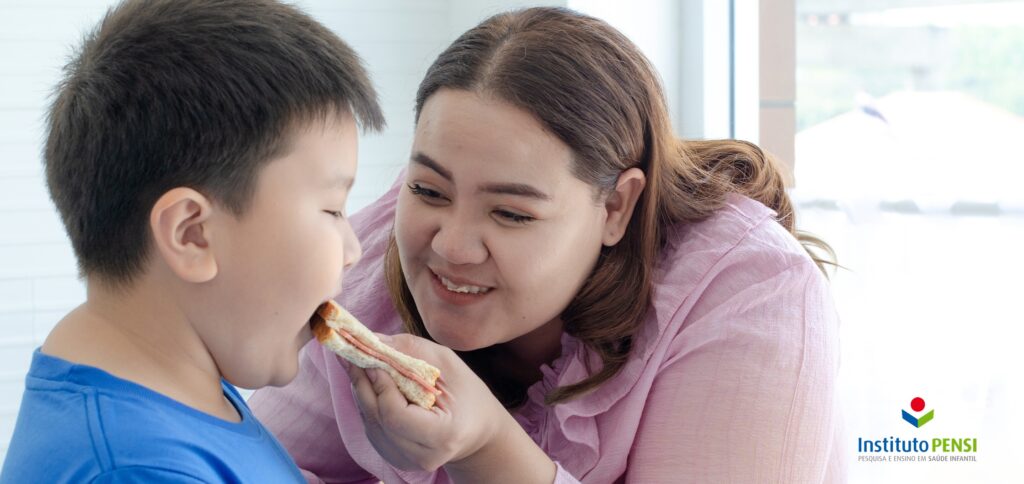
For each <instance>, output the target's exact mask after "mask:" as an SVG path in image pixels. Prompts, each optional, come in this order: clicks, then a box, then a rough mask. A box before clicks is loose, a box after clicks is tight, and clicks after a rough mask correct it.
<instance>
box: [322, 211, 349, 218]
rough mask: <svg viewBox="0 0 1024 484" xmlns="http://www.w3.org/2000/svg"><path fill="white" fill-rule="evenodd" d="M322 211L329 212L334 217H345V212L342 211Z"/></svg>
mask: <svg viewBox="0 0 1024 484" xmlns="http://www.w3.org/2000/svg"><path fill="white" fill-rule="evenodd" d="M324 212H327V213H328V214H330V215H331V216H332V217H334V218H345V212H342V211H336V210H324Z"/></svg>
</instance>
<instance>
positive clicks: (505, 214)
mask: <svg viewBox="0 0 1024 484" xmlns="http://www.w3.org/2000/svg"><path fill="white" fill-rule="evenodd" d="M494 213H495V215H497V216H499V217H501V218H503V219H505V220H508V221H509V222H515V223H517V224H527V223H530V222H532V221H534V220H535V219H534V218H533V217H530V216H529V215H519V214H518V213H513V212H509V211H508V210H495V211H494Z"/></svg>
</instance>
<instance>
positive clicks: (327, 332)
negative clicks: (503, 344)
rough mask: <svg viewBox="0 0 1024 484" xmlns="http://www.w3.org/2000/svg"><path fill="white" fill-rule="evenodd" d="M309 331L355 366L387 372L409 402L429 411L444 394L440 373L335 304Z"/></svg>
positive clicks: (315, 319)
mask: <svg viewBox="0 0 1024 484" xmlns="http://www.w3.org/2000/svg"><path fill="white" fill-rule="evenodd" d="M310 327H311V328H312V329H313V334H314V335H315V336H316V339H317V341H319V342H320V344H322V345H324V346H325V347H327V349H329V350H331V351H333V352H334V353H337V354H338V355H339V356H341V357H342V358H345V359H346V360H348V361H349V362H350V363H352V364H353V365H356V366H358V367H360V368H379V369H381V370H384V371H386V372H387V373H388V375H390V376H391V379H392V380H394V381H395V383H396V384H397V385H398V390H399V391H400V392H402V395H404V396H405V399H406V400H408V401H410V402H412V403H415V404H416V405H419V406H421V407H423V408H425V409H428V410H429V409H430V408H431V407H433V406H434V403H435V402H436V401H437V396H438V395H440V394H441V390H439V389H438V388H437V379H438V377H440V376H441V370H438V369H437V368H435V367H433V366H431V365H430V364H429V363H427V362H425V361H423V360H420V359H416V358H413V357H411V356H409V355H406V354H403V353H401V352H399V351H398V350H396V349H394V348H392V347H390V346H388V345H386V344H384V343H383V342H381V340H380V339H379V338H377V335H375V334H373V332H372V331H370V330H369V329H368V328H367V327H366V326H363V324H362V323H360V322H359V320H357V319H356V318H355V317H354V316H352V314H350V313H349V312H348V311H346V310H345V309H344V308H342V307H341V306H339V305H338V304H337V303H335V302H334V301H327V302H325V303H323V304H322V305H320V307H319V308H318V309H317V311H316V314H314V315H313V317H312V318H310Z"/></svg>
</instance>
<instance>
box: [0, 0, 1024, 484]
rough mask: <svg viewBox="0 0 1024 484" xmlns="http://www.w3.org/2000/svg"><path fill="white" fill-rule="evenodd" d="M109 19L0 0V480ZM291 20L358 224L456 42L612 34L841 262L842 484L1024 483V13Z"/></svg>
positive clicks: (767, 11) (58, 294)
mask: <svg viewBox="0 0 1024 484" xmlns="http://www.w3.org/2000/svg"><path fill="white" fill-rule="evenodd" d="M114 3H115V2H112V1H106V0H31V1H30V0H0V79H2V85H0V86H2V88H0V459H3V457H4V456H5V455H6V449H7V443H8V441H9V439H10V436H11V433H12V431H13V427H14V420H15V417H16V415H17V410H18V405H19V403H20V400H21V394H22V391H23V386H24V376H25V373H26V371H27V370H28V365H29V361H30V358H31V352H32V351H33V349H34V348H36V347H37V346H38V345H40V344H41V343H42V341H43V339H44V338H45V337H46V334H47V333H48V332H49V330H50V329H51V328H52V327H53V325H54V324H56V322H57V321H58V320H59V319H60V318H61V317H62V316H63V315H64V314H65V313H66V312H68V311H69V310H70V309H72V308H73V307H75V306H76V305H78V304H80V303H81V302H82V301H83V300H84V297H85V289H84V286H83V284H82V282H81V281H79V280H78V279H77V277H76V271H75V262H74V257H73V254H72V251H71V247H70V244H69V242H68V240H67V238H66V236H65V235H64V232H63V228H62V227H61V224H60V221H59V218H58V216H57V214H56V211H55V209H54V207H53V205H52V203H51V202H50V200H49V198H48V195H47V192H46V188H45V184H44V182H43V176H42V167H41V161H40V153H41V146H42V137H43V129H42V126H43V122H44V119H45V110H46V108H47V105H48V100H49V95H50V93H51V91H52V89H53V86H54V85H55V84H56V82H57V80H58V79H59V75H60V69H61V67H62V66H63V65H64V63H65V62H66V61H67V58H68V56H69V55H70V53H71V52H72V48H73V46H74V45H76V44H77V43H78V42H79V41H80V39H81V38H82V35H83V34H84V32H85V31H86V30H87V29H89V28H91V27H92V26H93V25H95V24H96V22H98V21H99V20H100V19H101V18H102V16H103V14H104V12H105V11H106V9H107V8H108V7H109V6H111V5H113V4H114ZM295 3H297V4H298V5H299V6H301V7H303V8H305V9H306V10H307V11H309V12H310V13H311V14H312V15H314V16H315V17H316V18H317V19H318V20H320V21H321V22H323V23H324V24H325V25H327V26H328V27H330V28H332V29H333V30H334V31H336V32H337V33H338V34H339V35H340V36H341V37H342V38H343V39H345V40H346V41H348V42H349V43H351V44H352V45H353V47H354V48H355V49H356V50H357V51H358V52H359V53H360V54H361V55H362V56H363V58H364V59H365V61H366V63H367V65H368V67H369V70H370V72H371V74H372V76H373V80H374V82H375V84H376V85H377V87H378V88H379V90H380V94H381V100H382V104H383V106H384V110H385V114H386V116H387V120H388V125H389V128H388V129H387V131H386V132H385V133H384V134H379V135H370V136H363V137H362V138H361V139H360V166H359V177H358V181H357V183H356V186H355V189H354V192H353V194H352V197H351V198H350V210H349V211H350V213H354V212H355V211H357V210H359V209H360V208H361V207H364V206H366V205H368V204H370V203H371V202H372V201H373V200H374V199H375V198H376V197H377V196H379V195H380V194H382V193H383V192H384V191H385V189H386V188H387V187H388V186H390V184H391V183H392V181H393V180H394V178H395V177H396V176H397V175H398V173H399V171H400V169H401V167H402V166H404V164H405V163H406V160H407V157H408V150H409V147H410V146H411V139H412V131H413V123H412V116H413V111H412V109H413V98H414V94H415V91H416V87H417V85H418V83H419V81H420V79H421V78H422V76H423V74H424V72H425V71H426V68H427V67H428V66H429V64H430V63H431V62H432V61H433V58H434V57H435V56H436V55H437V54H438V53H440V52H441V50H443V49H444V47H446V46H447V45H448V44H449V43H450V42H451V41H452V40H454V39H455V38H456V37H457V36H458V35H459V34H461V33H462V32H463V31H465V30H466V29H468V28H470V27H472V26H473V25H475V24H476V23H478V22H479V21H481V20H482V19H484V18H485V17H486V16H488V15H490V14H493V13H496V12H499V11H502V10H507V9H510V8H517V7H523V6H531V5H541V4H543V5H561V6H568V7H570V8H574V9H577V10H580V11H583V12H586V13H589V14H592V15H594V16H597V17H600V18H603V19H605V20H606V21H608V22H609V23H611V24H612V25H613V26H615V27H617V28H619V29H620V30H622V31H623V32H624V33H625V34H626V35H627V36H629V37H630V38H631V39H632V40H633V41H634V42H636V43H637V44H638V45H639V46H640V48H641V49H642V50H643V51H644V52H645V54H647V56H648V57H650V58H651V59H652V61H653V62H654V64H655V66H656V67H657V68H658V70H659V73H660V75H661V77H662V81H663V84H664V86H665V90H666V96H667V99H668V103H669V108H670V112H671V114H672V119H673V122H674V123H675V127H676V130H677V132H678V133H679V134H680V136H683V137H687V138H727V137H733V138H741V139H747V140H750V141H754V142H756V143H759V144H760V145H761V146H763V147H764V148H765V149H767V150H768V151H770V152H772V153H773V154H775V155H776V156H777V157H778V158H779V160H780V161H781V162H782V164H783V165H784V166H785V167H786V168H787V170H789V174H790V178H789V181H790V187H791V188H790V193H791V195H792V196H793V198H794V199H795V201H796V205H797V207H798V216H797V223H798V226H799V228H801V229H803V230H807V231H810V232H813V233H815V234H817V235H819V236H821V237H823V238H824V239H825V240H826V241H828V242H829V243H830V244H832V246H833V247H834V248H835V249H836V251H837V253H838V256H839V262H840V264H842V265H843V266H844V267H845V269H840V270H838V271H837V272H836V273H835V274H834V275H833V276H832V289H833V293H834V296H835V299H836V303H837V306H838V308H839V311H840V314H841V317H842V330H841V337H842V356H841V365H842V367H841V375H840V393H841V401H842V403H843V407H844V413H845V419H846V424H847V425H846V427H847V428H846V433H847V439H846V442H848V444H849V445H848V447H847V448H844V449H838V450H837V451H838V452H843V453H845V454H846V455H847V456H848V458H849V459H850V461H851V465H850V481H851V482H898V481H899V482H1012V481H1014V480H1015V479H1020V477H1019V476H1020V475H1021V471H1020V470H1019V466H1017V465H1014V464H1015V462H1014V459H1015V458H1016V457H1017V454H1016V452H1015V451H1016V448H1015V447H1016V445H1015V444H1016V442H1017V438H1018V437H1019V436H1021V435H1024V434H1022V433H1021V431H1022V430H1024V426H1022V420H1021V416H1020V412H1017V411H1016V410H1017V405H1016V404H1017V403H1018V402H1020V401H1022V397H1024V379H1022V378H1021V377H1020V376H1019V374H1018V372H1019V371H1020V370H1019V369H1020V368H1022V367H1024V356H1022V354H1024V351H1022V349H1021V348H1020V345H1019V343H1018V341H1020V336H1021V334H1022V331H1021V329H1020V328H1021V325H1022V324H1024V311H1022V310H1021V303H1020V299H1017V298H1019V297H1021V296H1022V294H1021V292H1022V291H1021V290H1022V289H1024V284H1022V283H1021V282H1020V280H1019V279H1018V278H1019V277H1021V274H1024V254H1022V251H1021V249H1020V248H1019V247H1020V246H1021V245H1022V244H1024V190H1022V188H1021V186H1020V183H1021V181H1022V175H1024V151H1022V150H1021V148H1020V147H1019V143H1020V142H1021V141H1022V140H1024V1H1008V2H982V1H965V0H857V1H854V0H760V1H758V0H682V1H669V0H645V1H636V2H629V3H628V5H627V3H626V2H615V1H599V0H569V1H560V2H525V1H470V0H380V1H374V2H359V1H352V0H336V1H328V0H306V1H299V2H295ZM1015 247H1016V248H1015ZM1015 375H1016V376H1015ZM918 396H919V397H922V398H924V399H925V400H926V402H927V404H928V407H929V408H931V409H934V410H935V419H934V420H933V421H932V422H931V423H929V424H928V426H926V427H922V428H920V429H915V428H913V427H911V426H908V425H906V424H905V423H903V422H902V420H901V419H900V411H901V410H902V409H905V408H909V404H910V403H909V402H910V400H911V399H912V398H914V397H918ZM889 436H895V437H901V438H904V437H905V438H913V437H919V438H928V439H930V438H933V437H953V438H961V437H970V438H977V439H978V441H979V448H980V450H979V452H978V453H977V462H973V463H919V462H911V463H860V462H857V461H856V456H857V452H856V451H857V449H856V444H857V438H858V437H860V438H864V439H871V440H875V439H881V438H884V437H889ZM1017 482H1019V481H1017Z"/></svg>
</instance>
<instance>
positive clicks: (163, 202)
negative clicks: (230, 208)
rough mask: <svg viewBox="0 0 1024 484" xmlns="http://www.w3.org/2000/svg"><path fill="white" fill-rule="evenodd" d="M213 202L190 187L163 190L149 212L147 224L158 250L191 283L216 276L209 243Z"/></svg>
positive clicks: (173, 268) (177, 272) (204, 280)
mask: <svg viewBox="0 0 1024 484" xmlns="http://www.w3.org/2000/svg"><path fill="white" fill-rule="evenodd" d="M211 215H213V204H212V203H210V200H209V199H208V198H206V197H205V196H203V194H201V193H199V192H197V191H195V190H193V189H191V188H184V187H179V188H174V189H172V190H169V191H168V192H167V193H164V194H163V196H161V197H160V199H159V200H157V201H156V203H155V204H154V205H153V210H152V211H150V213H149V227H150V229H151V230H152V233H153V239H154V241H155V246H156V250H157V252H159V254H160V256H161V257H162V258H163V260H164V262H166V263H167V266H168V267H170V268H171V270H172V271H174V273H175V274H176V275H177V276H178V277H180V278H182V279H184V280H186V281H188V282H193V283H203V282H208V281H210V280H211V279H213V278H214V277H215V276H216V275H217V260H216V258H215V257H214V254H213V249H212V247H211V246H210V241H211V237H212V235H213V234H212V231H211V230H210V223H209V222H210V217H211Z"/></svg>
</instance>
